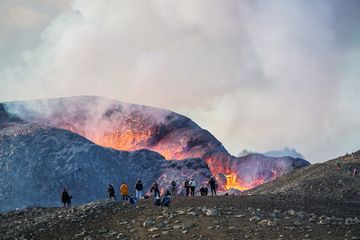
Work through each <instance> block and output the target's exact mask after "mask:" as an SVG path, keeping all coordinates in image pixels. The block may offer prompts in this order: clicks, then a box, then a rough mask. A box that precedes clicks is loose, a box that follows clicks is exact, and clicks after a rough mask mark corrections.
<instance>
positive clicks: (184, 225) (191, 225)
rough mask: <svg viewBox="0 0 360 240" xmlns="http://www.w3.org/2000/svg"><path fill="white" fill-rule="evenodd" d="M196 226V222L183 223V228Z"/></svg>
mask: <svg viewBox="0 0 360 240" xmlns="http://www.w3.org/2000/svg"><path fill="white" fill-rule="evenodd" d="M194 226H195V224H194V223H192V222H185V223H183V224H182V225H181V228H182V229H184V230H185V229H190V228H193V227H194Z"/></svg>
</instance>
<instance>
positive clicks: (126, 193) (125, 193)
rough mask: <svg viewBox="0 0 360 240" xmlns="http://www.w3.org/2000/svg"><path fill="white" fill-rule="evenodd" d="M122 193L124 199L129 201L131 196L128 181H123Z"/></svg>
mask: <svg viewBox="0 0 360 240" xmlns="http://www.w3.org/2000/svg"><path fill="white" fill-rule="evenodd" d="M120 194H121V196H122V200H123V201H124V200H125V201H127V200H128V196H129V187H128V185H127V184H126V183H122V184H121V185H120Z"/></svg>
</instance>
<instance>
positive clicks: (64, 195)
mask: <svg viewBox="0 0 360 240" xmlns="http://www.w3.org/2000/svg"><path fill="white" fill-rule="evenodd" d="M71 198H72V197H71V196H70V194H69V193H68V191H67V190H66V188H64V191H63V192H62V194H61V202H62V203H63V204H64V207H70V205H71Z"/></svg>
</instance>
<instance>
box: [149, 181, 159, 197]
mask: <svg viewBox="0 0 360 240" xmlns="http://www.w3.org/2000/svg"><path fill="white" fill-rule="evenodd" d="M150 192H153V193H154V198H156V196H158V197H159V198H160V191H159V185H158V184H157V182H156V181H154V184H153V185H152V187H151V189H150Z"/></svg>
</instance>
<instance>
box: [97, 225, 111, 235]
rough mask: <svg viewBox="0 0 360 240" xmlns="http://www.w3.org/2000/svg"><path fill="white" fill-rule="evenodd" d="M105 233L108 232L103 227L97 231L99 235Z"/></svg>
mask: <svg viewBox="0 0 360 240" xmlns="http://www.w3.org/2000/svg"><path fill="white" fill-rule="evenodd" d="M107 232H109V230H107V229H106V228H104V227H102V228H101V229H100V230H99V231H98V233H100V234H104V233H107Z"/></svg>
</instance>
